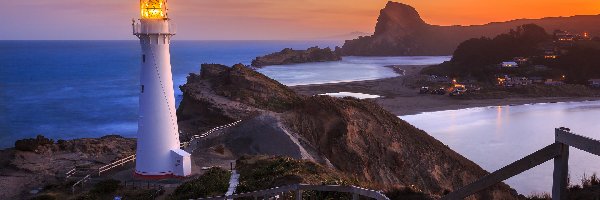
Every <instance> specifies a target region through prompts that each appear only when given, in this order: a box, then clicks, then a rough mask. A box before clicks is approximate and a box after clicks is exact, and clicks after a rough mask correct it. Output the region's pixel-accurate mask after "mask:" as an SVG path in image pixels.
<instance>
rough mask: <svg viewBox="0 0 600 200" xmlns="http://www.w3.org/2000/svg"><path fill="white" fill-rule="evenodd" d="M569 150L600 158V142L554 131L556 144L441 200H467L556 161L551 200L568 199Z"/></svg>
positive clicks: (559, 129)
mask: <svg viewBox="0 0 600 200" xmlns="http://www.w3.org/2000/svg"><path fill="white" fill-rule="evenodd" d="M569 147H575V148H577V149H580V150H583V151H586V152H588V153H591V154H594V155H597V156H600V141H598V140H595V139H592V138H587V137H584V136H580V135H576V134H574V133H571V132H570V130H569V129H568V128H558V129H556V130H555V143H554V144H551V145H548V146H546V147H544V148H542V149H540V150H538V151H536V152H535V153H533V154H531V155H528V156H526V157H525V158H522V159H521V160H518V161H516V162H514V163H512V164H510V165H507V166H506V167H503V168H502V169H499V170H498V171H495V172H493V173H491V174H488V175H487V176H484V177H483V178H481V179H479V180H477V181H475V182H473V183H471V184H469V185H467V186H465V187H463V188H460V189H458V190H456V191H454V192H452V193H450V194H448V195H446V196H444V197H443V198H442V199H444V200H448V199H464V198H466V197H468V196H471V195H474V194H476V193H477V192H480V191H482V190H484V189H486V188H489V187H491V186H493V185H495V184H497V183H500V182H502V181H504V180H506V179H509V178H511V177H513V176H515V175H518V174H520V173H523V172H525V171H527V170H529V169H531V168H534V167H536V166H538V165H540V164H542V163H544V162H546V161H549V160H552V159H554V173H553V183H552V199H553V200H565V199H567V187H568V184H569V182H568V176H569Z"/></svg>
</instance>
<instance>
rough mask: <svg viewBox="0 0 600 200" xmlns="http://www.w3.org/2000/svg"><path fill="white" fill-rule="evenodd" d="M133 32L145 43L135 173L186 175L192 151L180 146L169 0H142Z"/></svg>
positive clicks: (139, 174)
mask: <svg viewBox="0 0 600 200" xmlns="http://www.w3.org/2000/svg"><path fill="white" fill-rule="evenodd" d="M140 8H141V19H140V20H139V23H136V22H135V21H134V22H133V34H134V35H135V36H137V37H138V38H139V39H140V44H141V46H142V59H141V66H142V68H141V84H140V110H139V121H138V133H137V136H138V137H137V138H138V140H137V158H136V166H135V173H136V176H139V177H142V178H152V179H157V178H168V177H173V176H174V177H184V176H188V175H190V173H191V161H190V154H189V153H187V152H185V151H183V150H181V149H180V142H179V129H178V127H177V116H176V114H175V94H174V91H173V80H172V74H171V55H170V50H169V45H170V43H171V37H173V35H175V30H174V27H173V24H172V23H171V22H170V20H169V18H168V16H167V0H140Z"/></svg>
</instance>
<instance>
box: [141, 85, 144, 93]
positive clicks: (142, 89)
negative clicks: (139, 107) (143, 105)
mask: <svg viewBox="0 0 600 200" xmlns="http://www.w3.org/2000/svg"><path fill="white" fill-rule="evenodd" d="M141 91H142V93H144V85H142V88H141Z"/></svg>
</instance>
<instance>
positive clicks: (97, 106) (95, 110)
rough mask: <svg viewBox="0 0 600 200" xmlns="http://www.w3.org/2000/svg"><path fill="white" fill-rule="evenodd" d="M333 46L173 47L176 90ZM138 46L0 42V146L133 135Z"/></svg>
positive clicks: (326, 43) (216, 44)
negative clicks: (194, 78) (232, 69)
mask: <svg viewBox="0 0 600 200" xmlns="http://www.w3.org/2000/svg"><path fill="white" fill-rule="evenodd" d="M336 45H341V43H340V42H337V41H173V43H172V45H171V58H172V60H171V62H172V67H173V69H172V70H173V79H174V82H175V84H174V85H175V87H176V88H175V91H176V92H175V93H176V99H177V102H179V101H180V100H181V91H180V90H179V89H178V88H177V87H178V86H179V85H182V84H184V83H185V81H186V77H187V75H188V74H189V73H199V71H200V64H202V63H219V64H225V65H228V66H231V65H233V64H237V63H242V64H250V62H251V61H252V59H253V58H255V57H256V56H260V55H265V54H267V53H271V52H275V51H280V50H281V49H283V48H294V49H306V48H308V47H311V46H321V47H335V46H336ZM140 52H141V50H140V46H139V42H138V41H135V40H131V41H0V148H6V147H11V146H12V145H13V144H14V141H15V140H17V139H21V138H29V137H34V136H35V135H37V134H43V135H45V136H47V137H49V138H53V139H72V138H83V137H99V136H103V135H108V134H119V135H123V136H126V137H134V136H135V134H136V130H137V112H138V95H139V94H138V92H139V76H140V74H139V71H140V62H141V56H140V54H141V53H140Z"/></svg>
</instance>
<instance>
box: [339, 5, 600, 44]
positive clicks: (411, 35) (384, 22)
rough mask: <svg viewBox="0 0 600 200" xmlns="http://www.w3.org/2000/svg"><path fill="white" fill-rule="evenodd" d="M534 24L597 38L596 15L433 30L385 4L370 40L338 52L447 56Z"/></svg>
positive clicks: (402, 8) (411, 11)
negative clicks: (482, 39)
mask: <svg viewBox="0 0 600 200" xmlns="http://www.w3.org/2000/svg"><path fill="white" fill-rule="evenodd" d="M532 23H533V24H537V25H539V26H541V27H543V28H545V29H546V30H557V29H560V30H567V31H571V32H574V33H582V32H584V31H587V32H589V33H591V34H592V35H594V36H596V35H600V27H598V26H596V25H595V24H599V23H600V15H593V16H574V17H552V18H543V19H521V20H513V21H508V22H495V23H489V24H485V25H473V26H437V25H430V24H427V23H425V22H424V21H423V20H422V19H421V17H420V16H419V13H418V12H417V11H416V10H415V8H413V7H411V6H409V5H406V4H402V3H396V2H391V1H390V2H388V3H387V5H386V6H385V8H384V9H383V10H381V13H380V15H379V18H378V19H377V25H376V27H375V33H374V34H373V35H372V36H366V37H359V38H357V39H354V40H347V41H346V43H345V44H344V46H343V48H342V52H343V54H344V55H349V56H408V55H451V54H452V52H453V51H454V50H455V49H456V47H457V46H458V44H460V43H461V42H463V41H465V40H468V39H471V38H479V37H493V36H495V35H499V34H501V33H504V32H508V31H509V30H510V29H511V28H514V27H517V26H520V25H523V24H532Z"/></svg>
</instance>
